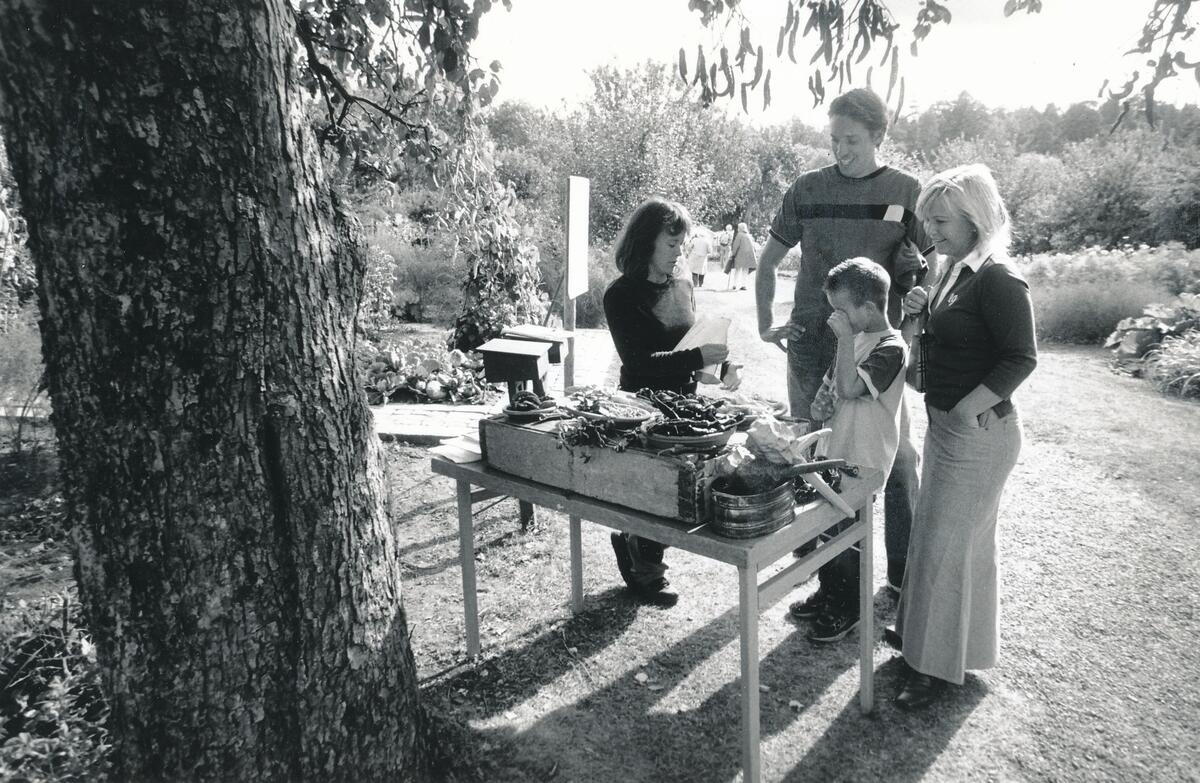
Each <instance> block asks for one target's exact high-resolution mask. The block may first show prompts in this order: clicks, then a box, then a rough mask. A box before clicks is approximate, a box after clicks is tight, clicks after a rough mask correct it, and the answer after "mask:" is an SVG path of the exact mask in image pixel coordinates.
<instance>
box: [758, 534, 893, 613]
mask: <svg viewBox="0 0 1200 783" xmlns="http://www.w3.org/2000/svg"><path fill="white" fill-rule="evenodd" d="M869 529H870V528H869V527H868V526H867V525H866V523H864V522H861V521H859V522H855V523H854V524H853V525H851V526H850V527H848V528H846V529H845V530H843V531H842V532H841V533H839V534H838V535H836V536H835V537H833V538H832V539H830V540H829V541H826V542H824V543H822V544H821V545H820V546H819V547H817V548H816V549H814V550H813V551H811V552H809V553H808V554H807V555H805V556H804V557H801V558H799V559H798V560H796V561H795V562H793V563H791V564H789V565H788V566H787V567H785V568H784V569H783V570H782V571H780V572H778V573H776V574H774V575H772V576H771V578H770V579H768V580H767V581H765V582H763V583H762V585H761V586H760V587H759V588H758V600H759V606H760V607H761V608H762V609H766V608H768V607H770V606H774V604H775V602H776V601H778V600H779V599H780V598H783V597H784V596H785V595H787V594H788V593H790V592H791V591H792V590H795V589H796V587H797V586H799V585H800V584H802V583H803V582H805V581H806V580H807V579H808V578H809V577H810V576H811V575H812V574H813V573H815V572H816V570H817V569H818V568H820V567H821V566H823V565H825V564H826V563H828V562H829V561H830V560H832V559H833V558H835V557H837V556H838V555H840V554H841V553H842V552H845V551H846V550H847V549H849V548H850V547H852V546H854V544H855V543H856V542H857V541H858V540H859V539H861V538H862V537H863V535H864V531H869ZM871 594H872V595H873V594H874V590H872V591H871Z"/></svg>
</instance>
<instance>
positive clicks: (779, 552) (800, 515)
mask: <svg viewBox="0 0 1200 783" xmlns="http://www.w3.org/2000/svg"><path fill="white" fill-rule="evenodd" d="M884 478H885V477H884V475H883V472H882V471H878V470H863V471H862V472H861V473H860V474H859V476H858V478H854V477H851V476H843V477H842V487H841V489H842V491H841V497H842V500H844V501H845V502H846V504H847V505H848V506H850V508H862V507H863V506H864V505H866V504H868V503H870V502H871V501H872V498H874V496H875V493H876V492H878V491H879V490H880V489H881V488H882V487H883V482H884ZM845 518H846V517H845V515H844V514H843V513H842V512H841V511H838V510H837V509H835V508H834V507H833V506H831V505H829V504H828V503H827V502H825V501H824V500H817V501H814V502H812V503H808V504H806V505H803V506H797V507H796V519H795V521H794V522H792V523H791V524H790V525H785V526H784V527H783V528H781V529H780V530H777V531H775V532H774V533H770V534H769V535H765V536H760V537H759V538H754V539H750V545H751V550H752V551H751V555H750V556H751V558H752V559H753V560H754V562H756V563H758V564H759V566H762V565H764V564H766V563H774V562H775V561H776V560H778V559H779V558H780V557H782V556H783V555H785V554H787V553H788V552H791V551H792V550H793V549H795V548H796V547H797V546H799V545H800V544H802V543H804V542H805V541H809V540H811V539H813V538H816V537H817V536H818V535H820V534H821V533H822V532H824V531H825V530H828V529H829V528H831V527H833V526H834V525H835V524H837V523H838V522H840V521H842V520H843V519H845Z"/></svg>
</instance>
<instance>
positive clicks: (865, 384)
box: [792, 258, 907, 642]
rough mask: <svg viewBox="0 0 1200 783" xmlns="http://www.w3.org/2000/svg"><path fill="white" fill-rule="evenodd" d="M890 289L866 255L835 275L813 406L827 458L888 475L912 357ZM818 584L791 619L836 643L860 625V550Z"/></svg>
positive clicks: (833, 564)
mask: <svg viewBox="0 0 1200 783" xmlns="http://www.w3.org/2000/svg"><path fill="white" fill-rule="evenodd" d="M891 284H892V281H891V279H890V278H889V276H888V273H887V271H886V270H885V269H884V268H883V267H882V266H880V265H879V264H876V263H875V262H874V261H871V260H870V259H867V258H852V259H850V260H849V261H843V262H842V263H840V264H838V265H837V266H835V267H834V268H833V269H831V270H830V271H829V275H828V276H827V277H826V278H825V286H824V290H825V297H826V299H828V301H829V305H830V307H832V308H833V314H832V315H830V316H829V321H828V323H829V327H830V329H832V330H833V333H834V336H835V337H836V338H837V353H836V354H835V357H834V362H833V367H832V368H830V371H829V373H828V374H826V376H825V380H824V383H823V384H822V386H821V389H820V391H818V392H817V395H816V398H815V399H814V400H813V404H812V411H813V416H814V417H816V418H818V419H824V420H825V422H826V426H828V427H829V428H830V429H831V430H832V433H831V434H830V437H829V444H828V448H827V451H828V456H830V457H833V458H841V459H845V460H846V461H847V462H848V463H850V464H851V465H859V466H860V467H863V468H869V469H872V470H879V471H882V472H883V475H885V476H886V475H887V474H888V471H890V470H891V469H892V461H893V460H894V459H895V458H896V448H897V446H898V444H899V437H900V436H899V433H900V406H901V405H902V404H903V402H904V365H905V361H906V360H907V350H906V348H905V345H904V340H903V339H902V338H901V337H900V333H899V332H898V331H897V330H896V329H893V328H892V326H891V324H890V323H889V322H888V317H887V298H888V289H890V288H891ZM852 522H853V520H846V521H845V522H843V523H841V526H839V527H838V528H835V529H834V531H836V532H840V530H841V529H843V528H844V527H845V526H848V525H849V524H850V523H852ZM834 531H831V532H834ZM819 580H820V587H818V589H817V592H816V593H814V594H813V595H812V596H811V597H810V598H809V599H808V600H806V601H803V602H800V603H797V604H794V605H793V606H792V615H793V616H794V617H798V618H800V619H813V620H814V623H813V626H812V630H811V632H810V633H809V636H808V638H809V639H811V640H812V641H815V642H835V641H838V640H839V639H842V638H843V637H845V636H846V634H848V633H849V632H850V631H851V630H852V629H853V628H854V627H855V626H857V625H858V619H859V618H858V553H857V552H855V551H853V550H850V551H847V552H843V553H842V554H840V555H838V556H837V557H836V558H834V559H833V560H832V561H830V562H829V563H828V564H827V565H825V566H823V567H822V568H821V570H820V572H819Z"/></svg>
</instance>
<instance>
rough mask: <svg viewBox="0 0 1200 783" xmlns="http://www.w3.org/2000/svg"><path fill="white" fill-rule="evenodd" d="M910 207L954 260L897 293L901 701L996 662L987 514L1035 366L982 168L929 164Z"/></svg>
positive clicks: (1002, 229) (916, 705)
mask: <svg viewBox="0 0 1200 783" xmlns="http://www.w3.org/2000/svg"><path fill="white" fill-rule="evenodd" d="M917 215H918V216H919V217H920V218H921V219H922V220H923V221H924V222H925V226H926V230H927V231H928V232H929V237H930V239H931V240H932V241H933V242H934V243H935V244H936V246H937V250H938V252H939V253H941V254H942V255H944V256H945V258H946V261H947V263H948V264H949V265H951V266H950V267H949V269H948V271H947V272H946V273H945V274H944V275H943V276H942V279H941V281H939V284H938V285H937V286H936V287H935V289H934V290H933V291H932V293H931V292H930V291H928V290H927V289H925V288H920V287H918V288H914V289H913V290H912V291H911V292H909V294H908V295H907V296H906V297H905V299H904V312H905V313H907V314H909V315H913V316H919V315H921V314H926V313H927V314H928V320H927V323H926V326H925V332H926V334H927V335H928V337H927V342H926V344H927V349H928V353H927V358H926V362H925V409H926V411H927V412H928V414H929V429H928V431H927V432H926V433H925V455H924V467H923V469H922V475H921V479H922V480H921V491H920V495H919V498H918V501H917V509H916V515H915V517H914V518H913V527H912V541H911V543H910V544H909V549H908V573H907V574H906V575H905V578H904V588H903V590H902V591H901V594H900V608H899V611H898V615H897V620H896V631H897V633H898V634H899V636H900V639H901V645H902V650H903V653H904V660H905V661H906V662H907V663H908V666H909V667H910V669H911V673H910V675H909V678H908V681H907V683H906V684H905V686H904V689H903V690H902V691H901V692H900V694H899V695H898V696H897V697H896V703H897V705H898V706H899V707H901V708H903V709H909V710H913V709H920V708H923V707H925V706H927V705H928V704H930V703H931V702H932V701H934V700H935V699H936V697H937V694H938V693H939V692H940V691H941V690H942V689H943V686H944V685H945V683H947V682H951V683H955V684H958V685H961V684H962V682H963V675H964V672H965V670H967V669H986V668H989V667H991V666H993V665H995V663H996V653H997V647H998V646H999V629H1000V612H999V609H1000V607H999V586H998V584H997V577H996V519H997V515H998V511H999V506H1000V495H1001V492H1002V491H1003V490H1004V484H1005V482H1006V481H1007V480H1008V475H1009V473H1010V472H1011V471H1012V469H1013V466H1014V465H1016V462H1017V455H1018V454H1019V453H1020V451H1021V441H1022V431H1021V421H1020V419H1019V418H1018V416H1017V409H1016V407H1015V406H1014V405H1013V402H1012V394H1013V392H1014V391H1016V389H1017V387H1018V386H1020V385H1021V383H1022V382H1023V381H1024V380H1025V379H1026V378H1028V377H1029V374H1030V373H1032V372H1033V369H1034V367H1035V366H1036V365H1037V341H1036V339H1035V337H1034V328H1033V305H1032V303H1031V301H1030V297H1029V286H1028V285H1027V284H1026V282H1025V280H1024V279H1023V278H1022V277H1021V275H1020V273H1019V272H1018V271H1017V269H1016V267H1015V266H1013V265H1012V264H1011V263H1010V262H1009V261H1008V244H1009V241H1010V221H1009V216H1008V210H1007V209H1006V208H1005V206H1004V202H1003V201H1002V200H1001V198H1000V192H999V190H998V189H997V188H996V182H995V180H994V179H993V178H992V174H991V172H990V171H989V170H988V169H987V167H986V166H982V165H978V164H976V165H970V166H960V167H958V168H954V169H950V170H949V171H944V172H942V173H941V174H937V175H935V176H934V177H933V178H932V179H931V180H930V181H929V182H928V183H927V184H926V185H925V188H924V190H922V191H921V196H920V198H919V199H918V201H917Z"/></svg>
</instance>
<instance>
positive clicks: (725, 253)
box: [717, 223, 733, 285]
mask: <svg viewBox="0 0 1200 783" xmlns="http://www.w3.org/2000/svg"><path fill="white" fill-rule="evenodd" d="M732 250H733V226H731V225H729V224H728V223H726V224H725V229H724V230H723V231H722V232H721V233H720V234H717V261H718V262H719V263H720V265H721V274H723V275H725V277H726V284H727V285H728V278H729V273H730V272H732V271H733V266H732V265H731V264H730V259H731V258H732V254H731V251H732Z"/></svg>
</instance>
